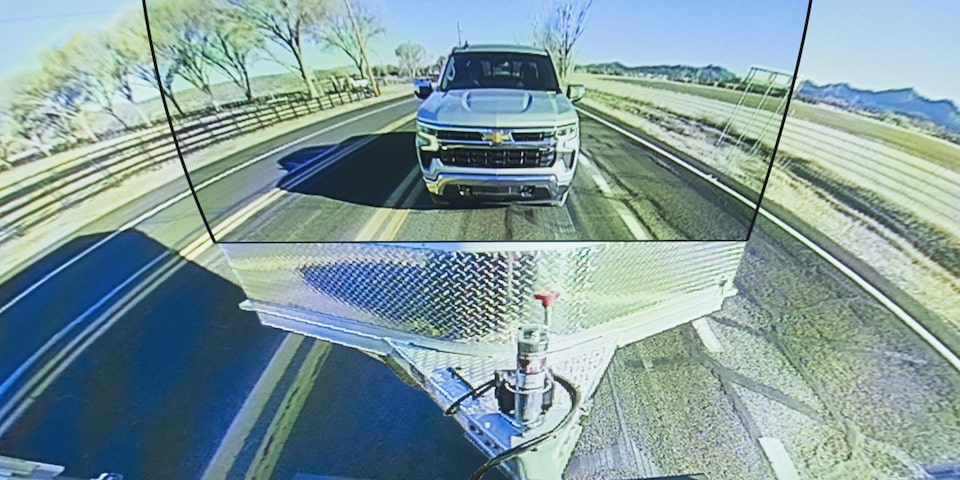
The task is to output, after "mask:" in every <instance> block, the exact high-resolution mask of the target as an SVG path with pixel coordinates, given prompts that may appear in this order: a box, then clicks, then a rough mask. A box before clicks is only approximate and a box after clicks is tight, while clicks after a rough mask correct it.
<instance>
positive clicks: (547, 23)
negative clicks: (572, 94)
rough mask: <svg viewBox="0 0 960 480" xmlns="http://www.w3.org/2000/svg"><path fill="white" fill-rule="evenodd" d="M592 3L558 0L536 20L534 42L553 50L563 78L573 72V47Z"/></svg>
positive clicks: (552, 53) (582, 28)
mask: <svg viewBox="0 0 960 480" xmlns="http://www.w3.org/2000/svg"><path fill="white" fill-rule="evenodd" d="M592 4H593V0H556V1H555V3H554V4H553V7H552V8H551V9H550V10H549V11H548V12H547V14H546V15H545V16H544V17H542V18H541V19H539V20H538V21H536V22H535V24H534V29H533V31H534V42H535V43H536V44H537V45H538V46H541V47H543V48H545V49H547V51H548V52H550V55H551V56H552V57H553V60H554V63H556V65H557V70H559V71H558V72H557V73H558V74H559V75H560V81H561V82H564V83H565V82H566V81H567V77H568V76H569V75H570V74H571V73H572V72H573V48H574V46H575V45H576V43H577V40H579V39H580V36H581V35H583V31H584V28H585V27H586V23H587V13H588V12H589V11H590V6H591V5H592Z"/></svg>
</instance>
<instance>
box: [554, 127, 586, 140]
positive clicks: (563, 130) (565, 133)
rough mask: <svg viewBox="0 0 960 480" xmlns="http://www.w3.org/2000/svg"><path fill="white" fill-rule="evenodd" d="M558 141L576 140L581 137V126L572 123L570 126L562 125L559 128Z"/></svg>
mask: <svg viewBox="0 0 960 480" xmlns="http://www.w3.org/2000/svg"><path fill="white" fill-rule="evenodd" d="M556 135H557V139H559V140H566V139H568V138H575V137H579V136H580V125H578V124H576V123H571V124H569V125H562V126H560V127H559V128H557V134H556Z"/></svg>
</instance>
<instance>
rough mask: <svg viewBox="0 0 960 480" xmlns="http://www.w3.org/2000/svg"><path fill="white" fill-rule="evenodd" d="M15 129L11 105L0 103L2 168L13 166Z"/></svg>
mask: <svg viewBox="0 0 960 480" xmlns="http://www.w3.org/2000/svg"><path fill="white" fill-rule="evenodd" d="M0 93H3V92H0ZM4 95H5V94H4ZM4 103H5V102H4ZM15 129H16V127H15V126H14V123H13V113H12V112H11V111H10V106H9V105H4V104H0V170H6V169H8V168H13V162H12V160H11V157H12V156H13V149H14V144H15V143H16V134H15V133H14V132H15Z"/></svg>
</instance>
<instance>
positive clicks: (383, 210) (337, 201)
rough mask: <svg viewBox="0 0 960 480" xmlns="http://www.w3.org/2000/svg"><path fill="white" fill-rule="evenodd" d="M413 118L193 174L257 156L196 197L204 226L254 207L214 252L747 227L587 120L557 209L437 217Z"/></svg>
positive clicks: (395, 115)
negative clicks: (229, 246)
mask: <svg viewBox="0 0 960 480" xmlns="http://www.w3.org/2000/svg"><path fill="white" fill-rule="evenodd" d="M416 106H417V101H416V100H404V101H400V102H396V103H395V104H393V106H392V107H389V108H378V109H376V110H377V111H376V114H374V115H371V114H369V113H370V111H371V110H372V109H366V110H361V111H358V112H357V113H356V114H354V115H352V116H351V118H353V119H355V120H352V121H347V122H344V120H343V119H337V120H331V121H329V122H321V123H318V124H316V125H315V126H313V127H310V128H306V129H303V130H301V131H300V132H298V133H297V134H296V135H295V136H290V135H288V136H284V137H281V138H278V139H275V140H271V141H269V142H266V143H264V144H262V145H260V146H258V147H257V148H256V149H253V150H248V151H244V152H240V153H237V154H235V155H231V156H230V157H228V158H226V159H224V160H223V161H221V162H218V163H216V164H214V165H211V166H208V167H206V168H203V169H200V170H198V171H197V172H194V174H193V179H194V182H195V183H199V182H202V181H203V180H204V179H206V178H210V177H212V176H214V175H216V174H217V173H220V172H222V171H225V170H227V169H229V168H230V167H232V166H234V165H238V164H242V163H244V162H248V161H250V160H251V159H255V158H258V157H260V156H262V158H261V159H260V160H259V161H258V162H257V164H256V165H254V166H252V167H249V168H246V169H244V170H242V171H240V172H237V173H235V174H233V175H230V176H229V177H227V178H226V179H224V180H223V181H220V182H218V183H217V184H216V185H214V186H213V187H211V188H208V189H206V190H204V191H202V192H200V194H199V199H200V203H201V205H202V206H203V209H204V212H205V213H206V216H207V218H208V219H209V220H210V221H211V223H217V221H218V220H219V219H223V218H227V217H228V216H229V215H231V214H233V213H234V212H237V211H239V210H241V209H243V208H251V207H256V214H254V215H252V216H251V217H250V218H249V219H248V220H247V221H246V222H244V224H243V225H242V226H241V227H240V228H237V229H235V230H233V231H232V232H231V233H230V234H229V235H224V236H223V237H222V238H218V239H217V240H218V241H230V242H337V241H356V240H385V239H386V240H395V241H490V240H492V241H512V240H519V241H522V240H607V241H630V240H743V239H745V238H746V235H747V232H748V230H749V227H750V223H751V221H752V219H753V211H752V210H750V209H749V208H747V207H745V206H743V205H742V204H739V203H737V202H729V201H728V199H727V198H726V197H727V195H726V194H725V193H723V192H722V191H720V190H718V189H717V188H716V187H714V186H713V185H710V184H709V183H707V182H705V181H703V180H702V179H700V178H697V177H695V176H694V175H692V174H690V173H689V172H687V171H685V170H683V169H682V168H679V167H676V166H675V165H673V164H672V162H670V161H668V160H666V159H663V158H661V157H660V156H659V155H658V154H656V153H655V152H652V151H650V149H648V148H646V147H644V146H643V145H641V144H638V143H636V142H634V141H633V140H631V139H630V138H628V137H626V136H624V135H623V134H621V133H618V132H616V131H614V130H612V129H610V128H608V127H606V126H604V125H603V124H601V123H599V122H597V121H595V120H592V119H591V118H590V117H588V116H586V115H583V116H582V117H581V132H582V133H581V135H582V145H583V149H584V153H585V157H586V159H587V160H586V161H584V162H581V164H580V165H579V167H578V172H577V174H576V176H575V178H574V183H573V187H572V191H571V194H570V197H569V199H568V202H567V204H566V205H565V206H564V207H548V206H534V205H503V206H483V205H480V206H476V205H473V206H471V205H467V206H454V207H442V208H440V207H436V206H434V205H433V203H432V202H431V201H430V199H429V196H428V194H427V191H426V189H425V188H424V187H423V184H422V181H421V179H420V177H419V170H418V167H417V158H416V152H415V149H414V132H415V127H414V122H413V115H414V113H415V109H416ZM405 119H406V120H408V121H404V120H405ZM348 120H349V118H348ZM331 125H335V126H336V128H331ZM292 141H297V143H295V144H293V145H290V143H291V142H292ZM264 152H270V153H269V154H267V155H264ZM268 197H270V198H269V199H268ZM385 237H388V238H385Z"/></svg>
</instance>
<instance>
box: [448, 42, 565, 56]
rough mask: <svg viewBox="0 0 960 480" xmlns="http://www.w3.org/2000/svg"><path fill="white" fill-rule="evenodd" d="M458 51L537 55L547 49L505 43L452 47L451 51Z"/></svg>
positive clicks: (542, 53) (545, 52)
mask: <svg viewBox="0 0 960 480" xmlns="http://www.w3.org/2000/svg"><path fill="white" fill-rule="evenodd" d="M458 52H497V53H504V52H506V53H533V54H538V55H546V54H547V51H546V50H545V49H543V48H538V47H529V46H526V45H506V44H502V45H500V44H486V45H467V46H465V47H453V53H458Z"/></svg>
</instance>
